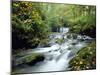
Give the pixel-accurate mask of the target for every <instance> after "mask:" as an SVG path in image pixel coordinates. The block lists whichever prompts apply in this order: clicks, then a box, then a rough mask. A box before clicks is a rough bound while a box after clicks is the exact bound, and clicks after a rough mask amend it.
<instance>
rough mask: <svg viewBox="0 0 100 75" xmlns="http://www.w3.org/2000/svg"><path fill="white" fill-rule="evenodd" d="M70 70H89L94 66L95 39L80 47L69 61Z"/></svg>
mask: <svg viewBox="0 0 100 75" xmlns="http://www.w3.org/2000/svg"><path fill="white" fill-rule="evenodd" d="M69 64H70V66H69V67H70V68H71V70H89V69H95V68H96V43H95V41H94V42H92V43H91V44H89V45H88V46H87V47H85V48H83V49H81V50H80V51H79V52H78V53H77V54H76V56H75V57H74V58H73V59H71V61H70V62H69Z"/></svg>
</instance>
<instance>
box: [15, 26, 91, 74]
mask: <svg viewBox="0 0 100 75" xmlns="http://www.w3.org/2000/svg"><path fill="white" fill-rule="evenodd" d="M68 32H69V28H66V27H63V28H61V29H60V32H59V33H54V34H50V36H49V38H50V39H51V40H50V42H49V45H50V47H37V48H35V49H34V50H32V49H31V50H30V51H28V52H27V53H26V55H27V54H32V53H40V54H43V55H44V56H45V60H44V61H41V62H38V63H36V64H35V65H34V66H25V67H20V68H18V71H17V72H18V73H32V72H51V71H65V70H70V68H68V66H69V61H70V60H71V59H72V58H73V57H74V56H75V54H76V53H77V52H78V51H79V50H80V49H81V48H83V47H86V46H87V45H88V44H89V43H90V42H91V40H92V38H91V37H89V36H86V35H79V34H74V33H68ZM57 39H63V40H64V41H63V42H62V43H61V44H58V43H57V42H56V41H57ZM24 54H25V53H24ZM24 57H25V56H23V57H20V58H18V59H16V61H21V60H22V59H23V58H24Z"/></svg>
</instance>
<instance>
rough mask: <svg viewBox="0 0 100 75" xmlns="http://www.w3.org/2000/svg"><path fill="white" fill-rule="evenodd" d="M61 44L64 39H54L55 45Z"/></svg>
mask: <svg viewBox="0 0 100 75" xmlns="http://www.w3.org/2000/svg"><path fill="white" fill-rule="evenodd" d="M63 42H64V39H59V38H57V39H56V43H58V44H62V43H63Z"/></svg>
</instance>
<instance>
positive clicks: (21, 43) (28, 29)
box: [12, 1, 48, 49]
mask: <svg viewBox="0 0 100 75" xmlns="http://www.w3.org/2000/svg"><path fill="white" fill-rule="evenodd" d="M12 7H13V8H12V39H13V40H12V45H13V46H12V47H13V49H17V48H30V47H36V46H37V45H38V44H39V43H40V42H41V41H43V40H45V38H46V37H47V35H48V33H47V30H48V29H46V27H47V26H46V25H45V23H44V21H43V20H42V13H41V12H40V11H41V9H38V8H40V7H39V6H38V5H37V4H35V3H32V2H15V1H14V2H13V3H12ZM29 10H30V11H29Z"/></svg>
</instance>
